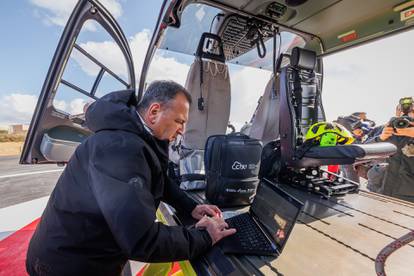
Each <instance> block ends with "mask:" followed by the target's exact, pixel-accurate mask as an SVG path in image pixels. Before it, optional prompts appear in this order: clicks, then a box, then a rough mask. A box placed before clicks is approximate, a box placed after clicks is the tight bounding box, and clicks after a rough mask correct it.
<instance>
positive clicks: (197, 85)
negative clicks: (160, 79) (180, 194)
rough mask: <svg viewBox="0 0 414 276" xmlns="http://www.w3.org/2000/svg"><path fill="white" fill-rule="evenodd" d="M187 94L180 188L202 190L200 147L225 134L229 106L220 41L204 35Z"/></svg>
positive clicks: (201, 155)
mask: <svg viewBox="0 0 414 276" xmlns="http://www.w3.org/2000/svg"><path fill="white" fill-rule="evenodd" d="M185 87H186V89H187V90H188V91H189V92H190V93H191V96H192V99H193V104H192V105H191V106H190V111H189V117H188V122H187V125H186V130H185V132H184V137H183V143H182V153H181V156H180V162H179V163H180V175H181V179H182V182H181V188H183V189H194V188H195V189H199V188H203V187H204V162H203V160H204V146H205V143H206V141H207V138H208V137H209V136H211V135H216V134H225V133H226V129H227V125H228V121H229V117H230V102H231V93H230V92H231V87H230V77H229V73H228V67H227V65H226V64H225V58H224V52H223V48H222V44H221V39H220V37H218V36H216V35H213V34H209V33H204V34H203V35H202V37H201V40H200V43H199V47H198V49H197V54H196V59H195V61H194V63H193V64H192V65H191V67H190V71H189V73H188V76H187V81H186V85H185Z"/></svg>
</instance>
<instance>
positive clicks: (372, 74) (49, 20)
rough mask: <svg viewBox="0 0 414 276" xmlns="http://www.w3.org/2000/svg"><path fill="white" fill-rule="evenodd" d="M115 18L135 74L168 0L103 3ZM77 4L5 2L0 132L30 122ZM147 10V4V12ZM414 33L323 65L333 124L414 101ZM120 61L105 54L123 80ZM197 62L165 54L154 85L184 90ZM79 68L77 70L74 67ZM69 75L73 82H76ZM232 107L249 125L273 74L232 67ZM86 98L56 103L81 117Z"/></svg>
mask: <svg viewBox="0 0 414 276" xmlns="http://www.w3.org/2000/svg"><path fill="white" fill-rule="evenodd" d="M100 1H101V2H102V3H103V4H104V5H106V6H107V8H108V9H109V10H110V11H111V12H112V13H113V14H114V16H115V17H116V19H117V21H118V23H119V24H120V25H121V27H122V29H123V30H124V33H125V34H126V36H127V38H128V40H129V42H130V46H131V49H132V53H133V57H134V62H135V67H136V74H137V75H139V71H140V68H141V65H142V60H143V56H144V55H145V52H146V47H147V44H148V41H149V39H150V36H151V33H152V29H153V27H154V25H155V21H156V18H157V16H158V12H159V8H160V5H161V0H151V1H138V0H100ZM75 2H76V0H59V1H57V0H18V1H12V0H9V1H1V2H0V16H1V18H2V22H6V24H1V25H0V37H1V38H2V39H1V40H0V76H1V77H0V126H2V125H3V126H4V125H7V124H11V123H29V122H30V119H31V114H32V111H33V109H34V106H35V104H36V101H37V97H38V95H39V93H40V90H41V87H42V84H43V81H44V79H45V76H46V73H47V70H48V68H49V64H50V61H51V59H52V57H53V53H54V51H55V48H56V46H57V43H58V41H59V38H60V35H61V33H62V31H63V26H64V24H65V22H66V20H67V17H68V16H69V14H70V12H71V10H72V8H73V6H74V4H75ZM142 3H145V5H142ZM85 37H86V39H85V40H84V41H82V42H84V44H83V45H82V46H84V47H85V48H87V49H88V50H89V51H91V52H95V53H96V54H97V55H98V56H99V54H100V52H101V49H104V48H105V49H107V50H110V51H112V48H111V47H112V45H111V44H110V43H109V44H108V43H106V41H105V39H103V38H102V37H100V36H99V32H98V31H93V30H92V31H86V32H85ZM412 45H414V32H413V31H410V32H406V33H403V34H401V35H397V36H393V37H391V38H389V39H386V40H381V41H378V42H375V43H370V44H368V45H365V46H363V47H359V48H356V49H351V50H348V51H344V52H342V53H339V54H337V55H333V56H329V57H327V58H325V59H324V65H325V79H324V91H323V96H324V104H325V109H326V113H327V116H328V119H329V120H333V119H335V118H336V117H337V116H339V115H347V114H350V113H352V112H355V111H367V112H368V116H369V117H371V118H373V119H374V120H377V121H378V122H379V123H383V122H385V121H386V120H387V119H388V118H389V117H390V116H392V115H393V111H394V107H395V104H396V103H397V101H398V98H400V97H402V96H412V95H413V94H414V93H413V89H412V84H411V79H412V75H413V69H412V68H413V66H412V64H414V55H413V54H412ZM116 57H117V56H116V55H115V54H114V56H113V57H112V56H111V55H107V54H105V55H101V58H102V59H103V61H105V62H108V63H109V64H110V65H111V66H113V68H115V71H116V70H118V72H119V73H120V74H121V75H122V74H123V69H119V68H120V67H121V66H122V64H121V62H120V61H119V59H117V58H116ZM191 60H192V57H189V56H183V55H174V54H170V53H165V52H163V53H158V54H157V55H156V57H155V58H154V61H153V64H152V65H151V71H150V73H149V75H148V79H149V80H150V81H151V80H154V79H160V78H161V79H164V78H166V79H173V80H176V81H178V82H180V83H182V84H184V83H185V78H186V75H187V72H188V69H189V65H190V63H191ZM71 66H72V67H71ZM68 68H73V69H74V70H75V73H73V74H72V76H75V77H78V73H77V72H76V70H78V71H82V72H83V73H86V74H85V75H84V76H83V77H79V80H80V82H81V83H83V82H85V83H87V82H88V81H90V80H91V79H92V76H93V74H94V68H92V67H91V66H90V65H88V64H86V63H85V62H84V61H83V60H81V59H75V62H74V64H73V65H68ZM70 76H71V74H70V71H69V73H68V76H67V77H70ZM230 77H231V85H232V95H233V96H232V97H233V99H232V107H231V117H230V120H231V121H232V122H233V123H234V124H236V125H237V126H241V125H242V124H243V123H244V122H245V121H248V120H249V119H250V117H251V115H252V113H253V111H254V109H255V107H256V103H257V99H258V97H259V96H260V95H261V94H262V93H263V91H264V87H265V85H266V83H267V81H268V80H269V77H270V73H269V72H267V71H263V70H258V69H253V68H241V67H240V66H230ZM85 101H86V99H82V97H80V98H78V97H72V98H68V97H66V96H63V97H57V98H56V102H55V103H54V104H55V106H56V107H60V108H61V109H62V110H65V111H67V112H71V111H72V112H75V111H78V110H79V108H80V107H81V106H82V105H83V104H84V103H85Z"/></svg>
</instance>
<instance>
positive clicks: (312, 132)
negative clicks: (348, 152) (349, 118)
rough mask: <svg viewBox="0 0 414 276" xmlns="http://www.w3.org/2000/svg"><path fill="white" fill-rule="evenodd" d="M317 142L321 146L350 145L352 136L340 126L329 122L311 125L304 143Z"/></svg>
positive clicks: (352, 140) (352, 139)
mask: <svg viewBox="0 0 414 276" xmlns="http://www.w3.org/2000/svg"><path fill="white" fill-rule="evenodd" d="M312 140H313V141H317V142H319V143H320V145H321V146H334V145H335V144H340V145H345V144H352V142H354V140H355V139H354V138H353V137H352V134H351V133H350V132H349V131H348V130H347V129H346V128H345V127H343V126H342V125H340V124H338V123H334V122H332V123H330V122H318V123H316V124H313V125H312V126H311V127H310V128H309V130H308V132H307V133H306V136H305V141H312Z"/></svg>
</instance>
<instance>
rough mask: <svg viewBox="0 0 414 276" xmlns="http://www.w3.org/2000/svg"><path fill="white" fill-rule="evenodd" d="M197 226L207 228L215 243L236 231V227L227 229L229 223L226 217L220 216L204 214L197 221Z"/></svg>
mask: <svg viewBox="0 0 414 276" xmlns="http://www.w3.org/2000/svg"><path fill="white" fill-rule="evenodd" d="M195 227H196V228H204V229H206V230H207V232H208V233H209V235H210V237H211V240H212V241H213V245H214V244H215V243H217V242H218V241H219V240H221V239H222V238H225V237H227V236H230V235H233V234H234V233H236V229H234V228H231V229H227V228H228V227H229V225H228V224H227V223H226V222H225V221H224V219H222V218H219V217H208V216H204V217H203V218H202V219H200V220H199V221H198V222H197V223H196V225H195Z"/></svg>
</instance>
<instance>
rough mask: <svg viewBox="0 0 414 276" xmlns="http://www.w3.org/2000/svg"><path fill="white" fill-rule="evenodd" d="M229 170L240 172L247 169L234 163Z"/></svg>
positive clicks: (240, 164)
mask: <svg viewBox="0 0 414 276" xmlns="http://www.w3.org/2000/svg"><path fill="white" fill-rule="evenodd" d="M231 169H232V170H233V171H241V170H245V169H247V165H246V164H242V163H240V162H239V161H234V163H233V165H232V166H231Z"/></svg>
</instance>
